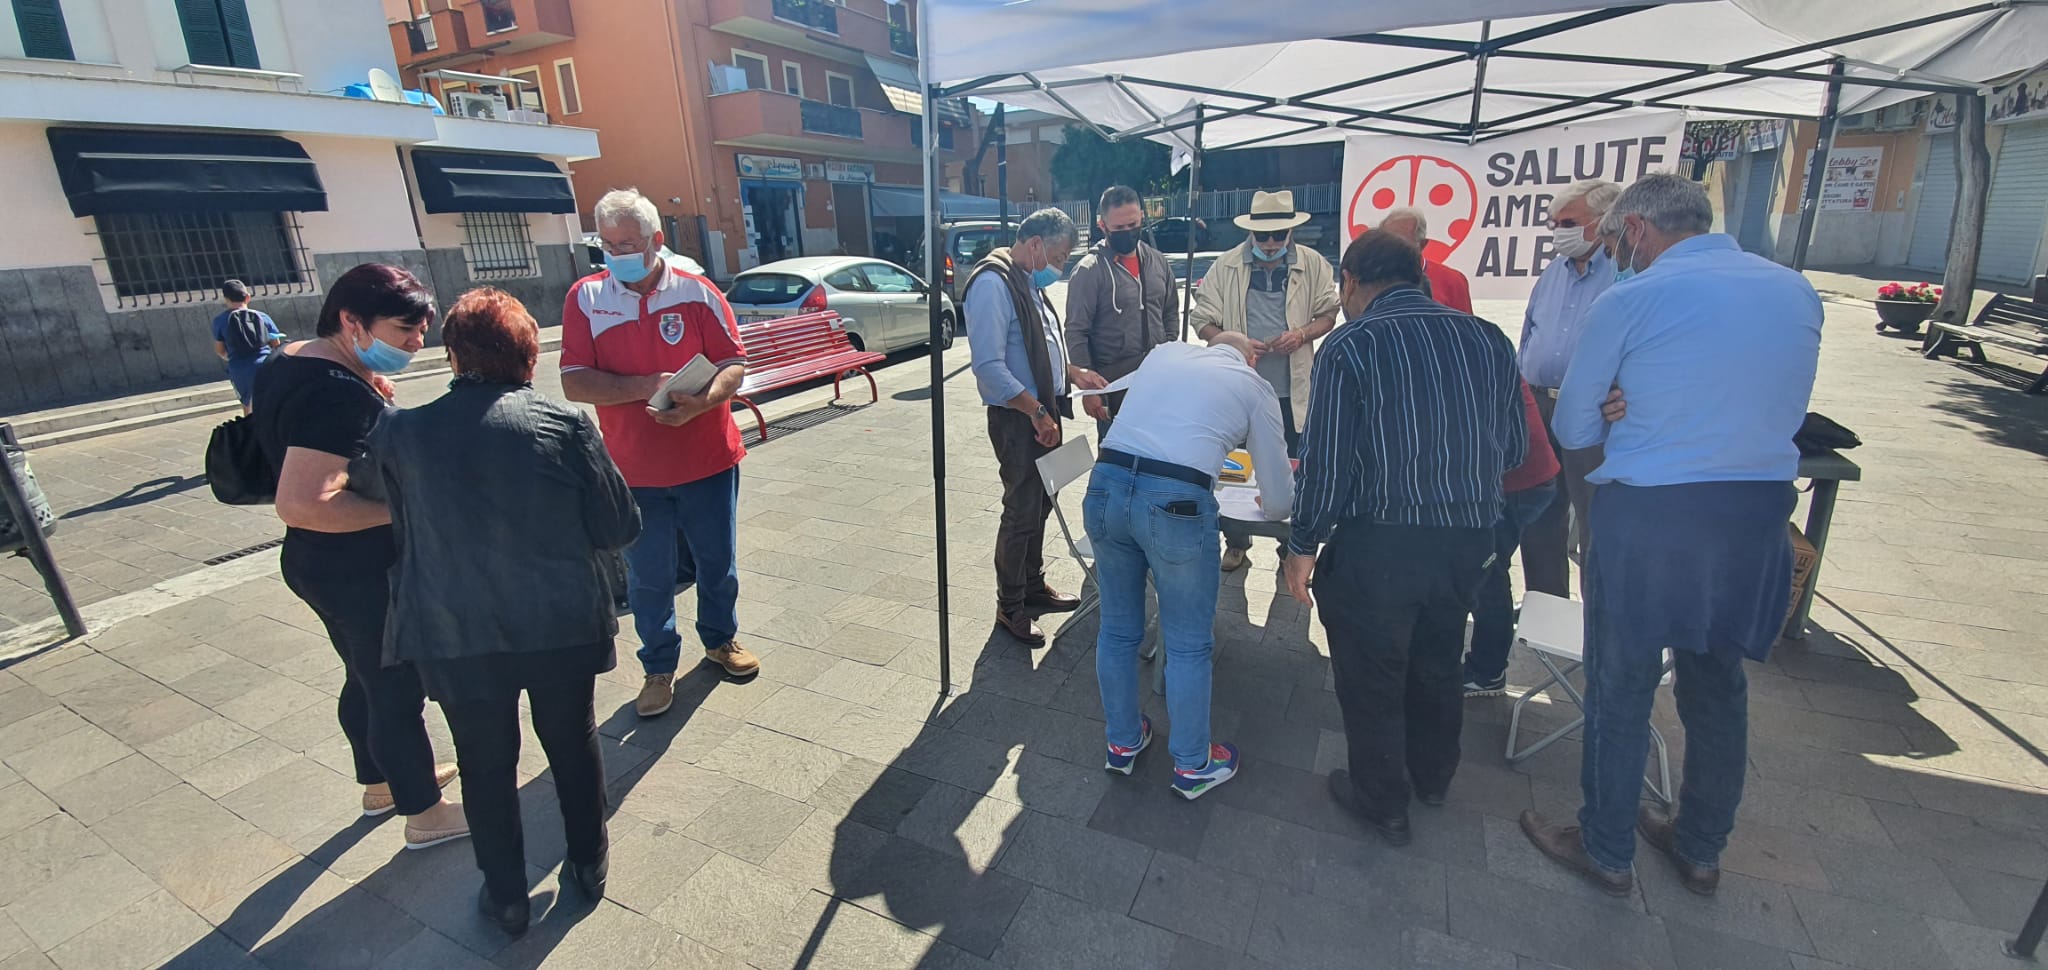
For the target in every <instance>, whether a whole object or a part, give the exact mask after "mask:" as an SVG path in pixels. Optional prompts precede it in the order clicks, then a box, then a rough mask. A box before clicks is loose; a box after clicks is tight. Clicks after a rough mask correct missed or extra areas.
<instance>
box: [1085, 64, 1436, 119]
mask: <svg viewBox="0 0 2048 970" xmlns="http://www.w3.org/2000/svg"><path fill="white" fill-rule="evenodd" d="M1465 61H1466V58H1465V57H1463V56H1456V57H1446V58H1442V59H1440V60H1434V61H1430V62H1429V63H1427V64H1418V65H1416V66H1414V67H1404V68H1402V69H1400V70H1398V71H1387V72H1385V73H1382V74H1375V75H1373V76H1371V77H1362V78H1359V79H1358V80H1356V81H1345V82H1344V83H1342V84H1332V85H1330V86H1329V87H1325V88H1317V89H1316V90H1314V91H1305V92H1303V93H1302V94H1301V95H1300V96H1299V97H1295V98H1290V99H1288V102H1287V103H1288V104H1290V105H1302V104H1303V102H1304V101H1308V100H1310V99H1314V98H1321V97H1326V96H1328V95H1332V94H1337V93H1339V92H1342V91H1349V90H1351V89H1352V88H1358V87H1364V86H1366V85H1371V84H1378V83H1380V82H1382V81H1391V80H1393V79H1395V78H1397V77H1405V76H1407V75H1410V74H1420V73H1422V72H1424V71H1434V70H1436V69H1437V68H1441V67H1450V66H1452V65H1454V64H1463V63H1465ZM1123 80H1124V83H1125V84H1126V85H1129V84H1139V85H1143V86H1145V87H1164V88H1169V89H1171V90H1177V91H1184V92H1188V93H1193V94H1212V95H1218V96H1223V97H1233V98H1240V99H1243V100H1246V101H1255V102H1257V103H1256V104H1251V105H1247V106H1244V107H1241V108H1216V107H1215V106H1214V105H1211V106H1210V110H1211V112H1212V113H1211V114H1210V115H1209V120H1210V121H1222V120H1224V119H1226V118H1235V117H1237V116H1239V115H1247V114H1256V113H1258V112H1261V111H1266V110H1269V109H1272V108H1275V107H1278V106H1279V104H1280V103H1279V101H1278V100H1277V99H1274V98H1268V97H1263V96H1259V95H1249V94H1242V93H1236V92H1230V91H1215V90H1212V89H1208V88H1200V87H1196V86H1194V85H1173V84H1167V83H1165V82H1155V81H1152V80H1149V79H1146V78H1141V77H1130V76H1128V75H1126V76H1125V77H1124V79H1123ZM1456 96H1457V95H1452V97H1456ZM1430 103H1432V104H1434V103H1435V102H1434V101H1431V102H1430ZM1345 110H1363V109H1345ZM1401 110H1403V109H1400V108H1395V109H1392V110H1390V111H1381V112H1373V113H1372V114H1374V115H1378V116H1381V117H1386V118H1388V119H1389V120H1394V121H1406V120H1407V119H1405V118H1399V117H1396V115H1397V113H1398V112H1400V111H1401ZM1338 113H1340V114H1341V113H1343V112H1342V111H1340V112H1338ZM1194 125H1195V123H1194V122H1192V121H1176V122H1174V123H1172V124H1162V125H1160V126H1158V127H1156V128H1155V127H1151V126H1145V125H1141V126H1139V127H1137V128H1133V129H1131V130H1130V131H1127V132H1125V133H1124V135H1125V136H1126V137H1132V136H1138V137H1150V136H1152V135H1163V134H1166V133H1168V132H1174V131H1182V130H1185V129H1188V128H1192V127H1194ZM1390 134H1391V133H1390Z"/></svg>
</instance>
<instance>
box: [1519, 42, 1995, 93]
mask: <svg viewBox="0 0 2048 970" xmlns="http://www.w3.org/2000/svg"><path fill="white" fill-rule="evenodd" d="M1800 50H1801V51H1803V50H1804V48H1801V49H1800ZM1795 53H1796V52H1795ZM1494 56H1495V57H1512V58H1516V59H1519V60H1527V61H1558V62H1561V63H1565V64H1599V65H1604V66H1608V67H1647V68H1653V69H1663V70H1672V71H1684V72H1686V75H1685V76H1684V77H1675V78H1670V79H1669V80H1668V81H1667V82H1666V83H1670V82H1674V81H1683V80H1686V79H1687V78H1689V77H1697V76H1703V75H1707V74H1742V75H1747V76H1749V77H1775V78H1785V79H1787V80H1792V81H1817V82H1820V83H1823V84H1825V83H1828V81H1829V76H1828V75H1826V74H1810V73H1807V72H1805V71H1794V70H1790V69H1784V68H1771V67H1749V66H1747V65H1743V64H1698V63H1690V62H1686V61H1666V60H1659V59H1656V58H1647V57H1608V56H1606V55H1602V54H1567V53H1563V52H1561V51H1517V50H1503V51H1495V52H1494ZM1769 56H1771V55H1766V57H1765V58H1764V59H1768V57H1769ZM1849 83H1850V84H1854V85H1856V86H1858V87H1868V88H1891V89H1893V90H1896V91H1919V92H1922V93H1925V94H1963V93H1975V91H1976V88H1973V87H1967V86H1958V85H1954V84H1930V83H1928V82H1926V81H1899V80H1893V79H1891V78H1882V77H1858V78H1854V79H1852V80H1851V81H1849Z"/></svg>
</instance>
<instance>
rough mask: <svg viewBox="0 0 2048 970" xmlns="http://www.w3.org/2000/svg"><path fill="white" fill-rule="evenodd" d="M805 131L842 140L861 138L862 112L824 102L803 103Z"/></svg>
mask: <svg viewBox="0 0 2048 970" xmlns="http://www.w3.org/2000/svg"><path fill="white" fill-rule="evenodd" d="M803 125H804V130H805V131H808V132H810V133H811V134H814V135H836V136H838V137H840V138H856V139H857V138H859V137H861V129H860V111H859V109H856V108H847V107H843V106H840V105H836V104H829V103H827V102H824V101H805V102H804V103H803Z"/></svg>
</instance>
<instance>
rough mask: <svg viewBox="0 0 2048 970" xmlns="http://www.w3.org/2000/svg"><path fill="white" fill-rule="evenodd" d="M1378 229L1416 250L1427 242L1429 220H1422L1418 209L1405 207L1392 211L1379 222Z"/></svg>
mask: <svg viewBox="0 0 2048 970" xmlns="http://www.w3.org/2000/svg"><path fill="white" fill-rule="evenodd" d="M1379 227H1380V228H1381V229H1385V230H1386V231H1388V232H1391V233H1393V234H1394V235H1396V236H1400V237H1401V238H1403V239H1406V240H1408V242H1409V243H1410V244H1411V245H1413V246H1414V247H1415V248H1416V249H1421V248H1422V244H1423V243H1425V242H1428V241H1429V220H1427V219H1425V218H1423V215H1422V211H1421V210H1420V209H1415V208H1412V207H1409V206H1405V205H1404V206H1401V207H1400V208H1397V209H1394V210H1393V211H1391V212H1388V213H1387V215H1386V218H1383V219H1381V220H1380V226H1379Z"/></svg>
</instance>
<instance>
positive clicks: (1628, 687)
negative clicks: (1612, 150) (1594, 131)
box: [1521, 174, 1821, 896]
mask: <svg viewBox="0 0 2048 970" xmlns="http://www.w3.org/2000/svg"><path fill="white" fill-rule="evenodd" d="M1713 222H1714V211H1713V207H1712V206H1711V205H1709V204H1708V199H1707V193H1706V190H1705V189H1703V188H1701V187H1700V186H1699V184H1698V183H1695V182H1692V181H1689V180H1687V179H1684V178H1681V177H1679V176H1676V175H1665V174H1658V175H1648V176H1645V177H1643V178H1642V179H1640V180H1638V181H1637V182H1636V183H1635V184H1633V185H1631V186H1629V187H1628V188H1627V189H1626V190H1624V191H1623V192H1622V193H1621V198H1620V199H1618V200H1616V201H1615V203H1614V208H1613V209H1612V210H1610V211H1609V212H1608V214H1607V217H1606V220H1605V224H1604V226H1605V227H1615V228H1617V229H1618V230H1619V232H1618V235H1619V237H1620V241H1619V243H1618V244H1617V245H1616V247H1615V262H1616V263H1617V264H1618V265H1619V266H1620V267H1621V268H1622V269H1624V270H1632V271H1634V275H1633V276H1631V277H1630V278H1629V279H1626V280H1623V281H1621V282H1619V283H1616V284H1615V285H1614V286H1613V287H1612V288H1611V289H1609V290H1608V291H1607V292H1605V293H1603V294H1601V296H1600V297H1599V299H1597V300H1595V301H1594V302H1593V309H1592V312H1591V313H1590V314H1589V315H1588V316H1587V318H1586V328H1585V333H1584V335H1583V336H1582V337H1581V338H1580V342H1579V346H1578V349H1577V350H1576V351H1575V352H1574V353H1573V355H1572V361H1571V367H1570V369H1569V370H1567V371H1566V373H1565V378H1564V386H1563V387H1561V388H1559V389H1558V395H1557V410H1556V411H1555V412H1554V414H1553V417H1552V430H1554V431H1556V432H1557V439H1558V442H1559V443H1560V444H1562V445H1564V446H1565V447H1566V448H1588V447H1591V446H1593V445H1596V444H1602V443H1604V444H1605V445H1606V451H1605V457H1604V459H1603V460H1602V462H1601V464H1600V466H1599V467H1598V468H1596V469H1594V470H1593V472H1592V473H1591V474H1589V475H1587V476H1586V480H1587V481H1588V482H1591V483H1593V484H1594V485H1595V491H1594V493H1593V501H1592V516H1591V518H1592V526H1593V528H1592V536H1591V542H1590V543H1589V545H1588V547H1587V551H1586V644H1585V646H1586V693H1585V699H1586V700H1585V707H1586V725H1585V732H1584V736H1585V744H1584V752H1583V754H1582V755H1581V763H1580V769H1579V788H1580V794H1581V795H1582V796H1583V797H1584V799H1585V804H1584V806H1583V807H1581V808H1580V809H1579V817H1578V820H1577V824H1567V823H1561V822H1551V821H1548V820H1546V819H1544V818H1543V817H1542V816H1539V815H1537V814H1536V813H1535V812H1524V813H1522V820H1521V823H1522V831H1523V833H1524V834H1525V835H1527V836H1528V838H1529V840H1530V841H1531V842H1533V843H1534V844H1535V845H1536V848H1537V849H1539V850H1540V851H1542V852H1543V854H1544V855H1546V856H1548V857H1550V858H1551V859H1552V860H1553V861H1555V862H1557V863H1558V864H1560V865H1562V866H1564V867H1565V868H1567V869H1570V870H1572V871H1573V872H1576V873H1578V874H1580V875H1582V876H1584V877H1586V878H1587V879H1588V880H1590V881H1591V882H1592V883H1593V884H1594V885H1596V886H1598V887H1599V888H1601V889H1602V890H1604V891H1606V892H1607V893H1609V894H1612V895H1615V896H1626V895H1628V894H1629V893H1630V892H1631V891H1632V890H1633V889H1634V887H1635V876H1634V872H1633V868H1632V866H1633V863H1634V860H1635V853H1636V835H1637V833H1638V832H1640V833H1641V834H1642V836H1643V839H1644V841H1647V842H1648V843H1650V845H1651V846H1652V847H1653V848H1655V849H1657V851H1658V852H1660V853H1662V854H1663V855H1665V856H1667V857H1668V858H1669V859H1670V860H1671V862H1672V864H1673V865H1674V867H1675V868H1676V869H1677V870H1678V877H1679V881H1680V883H1682V884H1683V885H1684V886H1685V888H1687V889H1689V890H1691V891H1693V892H1695V893H1699V894H1701V895H1711V894H1712V893H1713V892H1714V891H1715V889H1716V888H1717V887H1718V886H1719V884H1720V879H1721V868H1720V862H1721V852H1722V850H1723V849H1725V848H1726V847H1727V845H1728V836H1729V834H1730V833H1731V832H1732V831H1734V828H1735V812H1736V808H1737V806H1739V805H1740V804H1741V803H1742V783H1743V775H1744V772H1745V770H1746V769H1747V765H1748V743H1749V687H1748V681H1747V679H1746V675H1745V674H1744V672H1743V668H1742V664H1743V660H1744V658H1745V657H1747V658H1749V659H1753V660H1762V659H1764V658H1765V657H1767V656H1769V654H1770V649H1771V646H1772V644H1774V643H1776V642H1777V639H1778V634H1779V631H1780V630H1781V629H1782V627H1783V626H1784V623H1785V612H1786V607H1787V606H1788V605H1789V604H1788V602H1787V601H1788V598H1789V596H1790V590H1791V586H1792V554H1791V544H1790V541H1789V539H1788V538H1787V528H1786V521H1787V519H1789V518H1790V517H1791V514H1792V506H1793V503H1794V500H1795V495H1794V492H1793V489H1792V481H1793V479H1794V478H1796V477H1797V476H1798V473H1799V449H1798V448H1796V447H1794V446H1793V444H1792V435H1793V434H1794V433H1795V432H1797V431H1798V430H1799V425H1800V422H1801V421H1802V420H1804V419H1805V417H1806V406H1807V399H1808V397H1809V396H1811V394H1812V392H1813V379H1814V374H1815V372H1816V371H1817V370H1818V368H1819V362H1820V327H1821V304H1820V297H1819V296H1818V295H1816V294H1815V293H1814V290H1813V286H1812V285H1811V284H1809V283H1807V281H1806V278H1805V277H1803V276H1801V275H1800V274H1798V273H1797V272H1794V271H1792V270H1789V269H1786V268H1784V267H1782V266H1779V265H1778V264H1776V263H1773V262H1771V261H1769V260H1767V259H1763V258H1762V257H1759V256H1754V255H1751V254H1749V253H1745V252H1743V251H1742V249H1741V248H1740V247H1738V246H1737V245H1736V244H1735V240H1733V239H1730V238H1729V237H1727V236H1725V235H1722V234H1719V233H1713V232H1709V230H1710V229H1711V228H1712V227H1713ZM1616 387H1619V388H1620V389H1621V391H1622V396H1623V398H1624V399H1625V410H1624V413H1623V414H1622V415H1621V416H1620V417H1619V419H1618V420H1611V423H1610V419H1613V418H1614V415H1613V413H1612V412H1604V411H1603V407H1602V404H1603V402H1606V401H1608V399H1609V397H1610V395H1611V394H1612V389H1613V388H1616ZM1667 649H1668V650H1670V651H1671V653H1672V658H1673V664H1674V666H1675V671H1674V672H1675V674H1676V675H1677V679H1676V681H1675V686H1674V691H1675V693H1676V695H1677V700H1678V719H1679V721H1680V722H1682V723H1683V724H1684V725H1685V769H1684V783H1683V785H1682V787H1681V788H1680V789H1679V797H1678V806H1677V811H1676V813H1675V814H1674V815H1666V814H1664V813H1663V812H1661V811H1658V810H1656V809H1652V808H1649V807H1648V806H1643V805H1641V804H1640V803H1641V793H1642V787H1643V778H1642V775H1643V762H1644V760H1645V759H1646V758H1647V757H1648V754H1649V747H1650V740H1649V732H1650V712H1651V708H1652V707H1653V706H1654V704H1655V702H1656V696H1657V681H1658V679H1659V678H1660V677H1661V676H1662V674H1663V658H1662V655H1663V652H1664V651H1665V650H1667Z"/></svg>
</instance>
